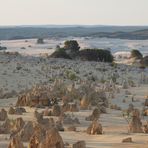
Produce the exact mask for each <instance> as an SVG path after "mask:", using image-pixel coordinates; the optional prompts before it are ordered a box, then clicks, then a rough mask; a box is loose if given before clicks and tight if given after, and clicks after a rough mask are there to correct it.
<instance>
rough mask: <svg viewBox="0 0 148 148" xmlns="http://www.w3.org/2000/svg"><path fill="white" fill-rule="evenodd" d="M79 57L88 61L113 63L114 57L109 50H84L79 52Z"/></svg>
mask: <svg viewBox="0 0 148 148" xmlns="http://www.w3.org/2000/svg"><path fill="white" fill-rule="evenodd" d="M78 56H79V58H80V59H81V60H86V61H99V62H113V56H112V54H111V52H110V51H109V50H103V49H84V50H81V51H79V55H78Z"/></svg>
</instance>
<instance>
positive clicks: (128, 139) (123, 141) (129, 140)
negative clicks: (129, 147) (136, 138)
mask: <svg viewBox="0 0 148 148" xmlns="http://www.w3.org/2000/svg"><path fill="white" fill-rule="evenodd" d="M125 142H130V143H131V142H132V138H131V137H128V138H125V139H123V140H122V143H125Z"/></svg>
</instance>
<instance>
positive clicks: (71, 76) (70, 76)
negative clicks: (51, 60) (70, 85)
mask: <svg viewBox="0 0 148 148" xmlns="http://www.w3.org/2000/svg"><path fill="white" fill-rule="evenodd" d="M66 77H67V78H68V79H69V80H72V81H73V80H76V79H77V78H78V77H77V75H76V73H74V72H73V71H71V70H67V71H66Z"/></svg>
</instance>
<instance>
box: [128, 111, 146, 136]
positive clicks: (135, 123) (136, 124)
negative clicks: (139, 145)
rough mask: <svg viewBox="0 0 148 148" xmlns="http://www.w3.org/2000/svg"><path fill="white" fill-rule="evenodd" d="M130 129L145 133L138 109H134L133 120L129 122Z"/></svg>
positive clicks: (134, 131)
mask: <svg viewBox="0 0 148 148" xmlns="http://www.w3.org/2000/svg"><path fill="white" fill-rule="evenodd" d="M129 130H130V132H132V133H143V130H142V122H141V119H140V112H139V110H138V109H134V110H133V111H132V120H131V122H130V123H129Z"/></svg>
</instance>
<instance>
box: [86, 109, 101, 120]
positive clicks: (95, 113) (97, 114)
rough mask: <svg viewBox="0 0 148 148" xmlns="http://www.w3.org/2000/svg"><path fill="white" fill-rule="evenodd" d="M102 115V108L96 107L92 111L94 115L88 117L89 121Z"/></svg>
mask: <svg viewBox="0 0 148 148" xmlns="http://www.w3.org/2000/svg"><path fill="white" fill-rule="evenodd" d="M99 117H100V110H99V109H98V108H95V109H94V110H93V112H92V115H90V116H88V117H86V120H87V121H94V120H96V121H97V120H98V119H99Z"/></svg>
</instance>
